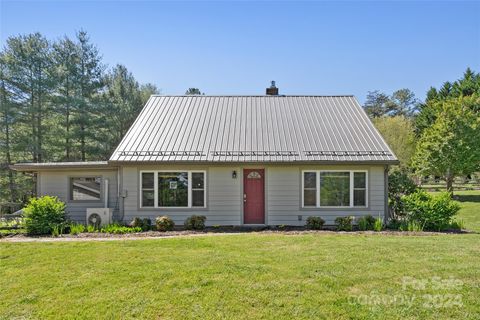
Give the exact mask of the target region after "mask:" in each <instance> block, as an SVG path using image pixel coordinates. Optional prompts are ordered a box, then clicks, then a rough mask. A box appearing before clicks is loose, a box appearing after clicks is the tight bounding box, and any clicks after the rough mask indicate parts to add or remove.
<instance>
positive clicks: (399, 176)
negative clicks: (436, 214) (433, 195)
mask: <svg viewBox="0 0 480 320" xmlns="http://www.w3.org/2000/svg"><path fill="white" fill-rule="evenodd" d="M417 190H418V187H417V185H416V184H415V182H413V180H412V179H411V178H410V177H409V175H408V173H407V172H406V170H405V169H403V170H396V171H392V172H391V173H390V174H389V175H388V207H389V208H390V211H391V213H392V218H393V219H398V218H399V217H401V216H403V215H404V214H405V208H404V204H403V200H402V197H403V196H405V195H409V194H412V193H414V192H415V191H417Z"/></svg>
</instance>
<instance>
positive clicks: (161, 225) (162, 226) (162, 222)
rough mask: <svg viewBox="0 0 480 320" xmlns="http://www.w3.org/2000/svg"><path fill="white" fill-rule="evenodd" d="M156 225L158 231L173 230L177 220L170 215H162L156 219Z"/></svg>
mask: <svg viewBox="0 0 480 320" xmlns="http://www.w3.org/2000/svg"><path fill="white" fill-rule="evenodd" d="M155 225H156V227H157V230H158V231H162V232H164V231H172V230H173V228H174V227H175V222H173V220H172V218H170V217H169V216H161V217H157V218H156V219H155Z"/></svg>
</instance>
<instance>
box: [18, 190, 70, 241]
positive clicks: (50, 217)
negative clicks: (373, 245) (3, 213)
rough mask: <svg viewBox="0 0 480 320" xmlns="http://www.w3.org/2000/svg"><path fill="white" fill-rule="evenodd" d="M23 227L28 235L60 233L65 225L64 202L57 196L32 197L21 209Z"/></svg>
mask: <svg viewBox="0 0 480 320" xmlns="http://www.w3.org/2000/svg"><path fill="white" fill-rule="evenodd" d="M23 215H24V218H25V220H24V223H25V229H26V230H27V233H28V234H30V235H40V234H52V232H53V231H55V233H62V232H63V230H64V228H65V226H66V225H67V214H66V213H65V203H64V202H62V201H60V200H59V199H58V198H57V197H51V196H43V197H40V198H32V199H30V201H29V202H28V205H27V206H26V207H25V209H23Z"/></svg>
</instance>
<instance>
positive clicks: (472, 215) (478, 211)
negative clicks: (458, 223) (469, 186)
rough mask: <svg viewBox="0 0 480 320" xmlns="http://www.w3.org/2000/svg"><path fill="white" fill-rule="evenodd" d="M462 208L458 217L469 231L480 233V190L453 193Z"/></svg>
mask: <svg viewBox="0 0 480 320" xmlns="http://www.w3.org/2000/svg"><path fill="white" fill-rule="evenodd" d="M454 195H455V197H456V198H458V201H459V203H460V205H461V206H462V208H461V209H460V212H459V213H458V217H459V218H460V219H462V220H463V221H464V222H465V227H466V228H467V229H469V230H474V231H477V232H480V190H469V191H454Z"/></svg>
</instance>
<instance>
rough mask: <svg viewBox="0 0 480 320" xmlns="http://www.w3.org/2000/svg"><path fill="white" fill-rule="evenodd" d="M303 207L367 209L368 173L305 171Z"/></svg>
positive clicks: (303, 178)
mask: <svg viewBox="0 0 480 320" xmlns="http://www.w3.org/2000/svg"><path fill="white" fill-rule="evenodd" d="M302 184H303V185H302V187H303V207H317V208H320V207H338V208H343V207H366V206H367V172H366V171H320V170H317V171H304V172H303V177H302Z"/></svg>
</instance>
